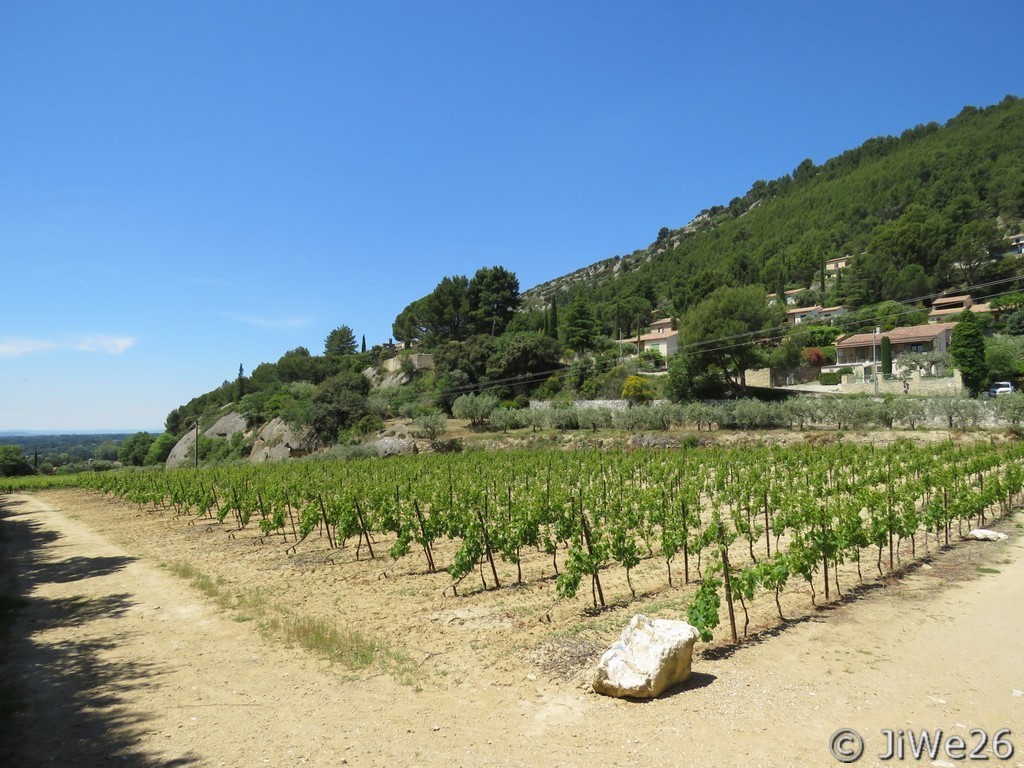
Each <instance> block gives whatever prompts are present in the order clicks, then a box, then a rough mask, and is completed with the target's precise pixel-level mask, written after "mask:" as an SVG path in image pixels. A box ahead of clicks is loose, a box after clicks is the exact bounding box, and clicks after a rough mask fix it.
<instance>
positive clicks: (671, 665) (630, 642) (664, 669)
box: [592, 613, 700, 699]
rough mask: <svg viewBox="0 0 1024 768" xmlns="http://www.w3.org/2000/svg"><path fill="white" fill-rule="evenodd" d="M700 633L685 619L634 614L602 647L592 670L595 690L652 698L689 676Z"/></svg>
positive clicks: (630, 697)
mask: <svg viewBox="0 0 1024 768" xmlns="http://www.w3.org/2000/svg"><path fill="white" fill-rule="evenodd" d="M698 637H700V633H699V632H698V631H697V629H696V627H693V626H691V625H689V624H687V623H686V622H685V621H671V620H669V619H649V618H647V617H646V616H644V615H643V614H639V613H638V614H637V615H636V616H634V617H633V618H632V619H630V622H629V624H628V625H627V626H626V628H625V629H624V630H622V634H621V635H620V636H619V639H618V640H617V641H616V642H615V643H614V644H613V645H612V647H611V648H609V649H608V650H607V651H605V653H604V655H603V656H602V657H601V660H600V661H599V662H598V663H597V667H596V669H595V670H594V675H593V679H592V685H593V688H594V691H595V692H596V693H601V694H604V695H605V696H614V697H616V698H620V699H627V698H628V699H653V698H654V697H656V696H660V695H661V694H662V693H663V692H664V691H665V690H667V689H668V688H670V687H671V686H673V685H677V684H678V683H681V682H683V681H684V680H686V679H687V678H688V677H689V676H690V671H691V670H690V666H691V662H692V660H693V645H694V643H696V642H697V638H698Z"/></svg>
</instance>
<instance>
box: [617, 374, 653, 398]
mask: <svg viewBox="0 0 1024 768" xmlns="http://www.w3.org/2000/svg"><path fill="white" fill-rule="evenodd" d="M622 399H623V400H629V402H630V403H631V404H633V405H647V404H648V403H650V402H651V401H652V400H653V399H654V387H652V386H651V383H650V382H649V381H648V380H647V379H645V378H644V377H643V376H630V377H629V378H628V379H626V383H625V384H623V386H622Z"/></svg>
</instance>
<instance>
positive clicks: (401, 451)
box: [366, 424, 417, 459]
mask: <svg viewBox="0 0 1024 768" xmlns="http://www.w3.org/2000/svg"><path fill="white" fill-rule="evenodd" d="M366 445H367V446H368V447H370V448H373V449H374V450H376V451H377V455H378V456H380V457H381V458H382V459H383V458H387V457H388V456H408V455H409V454H412V453H416V452H417V448H416V441H415V440H414V439H413V437H412V435H410V434H409V427H408V426H406V425H405V424H396V425H395V426H393V427H389V428H388V429H386V430H384V431H383V432H381V433H380V434H379V435H377V437H376V438H375V439H373V440H370V441H368V442H367V443H366Z"/></svg>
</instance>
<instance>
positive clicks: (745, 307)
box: [680, 285, 781, 386]
mask: <svg viewBox="0 0 1024 768" xmlns="http://www.w3.org/2000/svg"><path fill="white" fill-rule="evenodd" d="M779 312H781V310H778V309H775V308H772V307H769V305H768V303H767V302H766V301H765V295H764V291H763V290H762V289H761V287H760V286H756V285H754V286H747V287H744V288H719V289H718V290H716V291H715V292H714V293H712V294H711V295H710V296H708V297H707V298H706V299H705V300H704V301H702V302H701V303H700V304H698V305H697V306H696V307H694V308H693V309H691V310H690V311H689V312H687V313H686V315H685V316H684V317H683V320H682V322H681V326H682V329H683V330H682V333H681V334H680V335H681V336H682V346H683V350H681V352H683V353H685V354H686V355H687V356H688V357H689V363H690V368H691V370H692V371H693V372H694V373H695V374H702V373H707V372H711V371H712V369H714V370H717V371H718V372H720V373H721V375H722V376H723V377H724V378H725V379H726V380H727V381H728V382H729V383H730V384H731V385H733V386H737V385H744V384H745V378H744V373H745V371H746V370H747V369H748V368H753V367H756V366H758V365H760V364H762V361H763V355H762V352H761V349H760V347H759V342H760V341H761V338H762V337H763V336H764V334H765V333H766V332H767V331H768V330H769V329H770V328H772V327H773V326H774V325H776V324H777V323H778V322H779V320H780V317H779ZM684 350H685V352H684Z"/></svg>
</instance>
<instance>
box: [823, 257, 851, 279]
mask: <svg viewBox="0 0 1024 768" xmlns="http://www.w3.org/2000/svg"><path fill="white" fill-rule="evenodd" d="M852 258H853V257H852V256H840V257H839V258H838V259H829V260H828V261H826V262H825V274H826V275H837V274H839V272H841V271H842V270H844V269H846V268H847V267H848V266H850V259H852Z"/></svg>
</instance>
